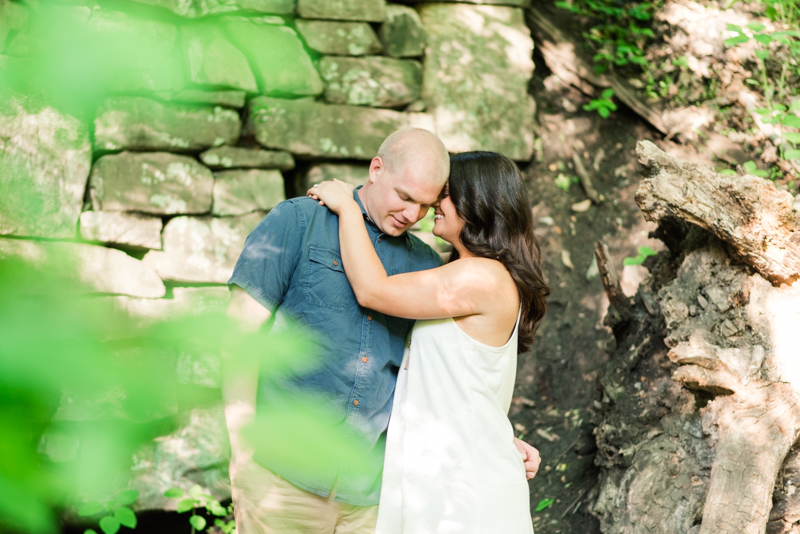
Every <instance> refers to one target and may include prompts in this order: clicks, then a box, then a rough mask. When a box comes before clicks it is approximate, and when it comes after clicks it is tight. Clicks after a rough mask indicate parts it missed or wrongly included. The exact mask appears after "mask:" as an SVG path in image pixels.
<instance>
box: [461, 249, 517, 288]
mask: <svg viewBox="0 0 800 534" xmlns="http://www.w3.org/2000/svg"><path fill="white" fill-rule="evenodd" d="M452 265H453V266H454V267H456V266H457V270H454V273H457V274H458V275H459V277H460V278H462V282H463V283H467V284H469V285H471V286H473V287H475V288H477V289H480V290H483V291H489V292H492V291H503V290H509V289H513V291H514V292H516V285H515V284H514V279H513V278H512V277H511V275H510V274H509V272H508V270H507V269H506V268H505V265H503V263H502V262H501V261H499V260H495V259H492V258H475V257H472V258H461V259H459V260H458V261H455V262H453V264H452Z"/></svg>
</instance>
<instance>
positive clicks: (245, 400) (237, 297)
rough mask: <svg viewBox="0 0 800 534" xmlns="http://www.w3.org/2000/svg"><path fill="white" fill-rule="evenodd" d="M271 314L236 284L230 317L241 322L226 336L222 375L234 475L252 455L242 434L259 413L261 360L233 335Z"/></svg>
mask: <svg viewBox="0 0 800 534" xmlns="http://www.w3.org/2000/svg"><path fill="white" fill-rule="evenodd" d="M271 315H272V314H271V313H270V312H269V310H267V309H266V308H264V306H262V305H261V304H259V303H258V302H257V301H256V300H255V299H254V298H253V297H251V296H250V295H248V294H247V292H245V291H244V290H243V289H242V288H240V287H239V286H236V285H234V286H233V291H232V293H231V301H230V304H229V305H228V317H230V318H231V319H233V320H234V323H235V324H236V325H237V326H238V327H237V328H234V329H232V330H231V331H229V333H228V334H227V336H226V338H225V339H224V340H223V344H222V354H221V356H222V358H221V369H220V370H221V375H222V401H223V403H224V405H225V423H226V424H227V426H228V434H229V436H230V439H231V473H230V475H231V478H233V477H234V476H235V475H236V471H238V469H239V468H240V467H241V466H242V465H244V464H245V463H247V462H248V461H249V460H250V458H251V457H252V456H253V451H252V447H250V446H249V445H247V444H246V443H245V442H244V441H243V439H242V437H241V429H242V428H244V427H245V426H247V424H249V423H250V422H251V421H253V418H254V417H255V413H256V392H257V389H258V375H259V363H258V359H257V357H256V356H255V355H254V354H252V352H251V351H244V353H243V354H242V353H236V351H235V350H232V349H231V347H233V346H235V345H236V342H235V340H234V339H231V337H230V336H241V335H247V334H250V333H253V332H255V331H256V330H258V329H259V328H261V327H262V326H263V325H264V323H266V322H267V321H268V320H269V318H270V316H271Z"/></svg>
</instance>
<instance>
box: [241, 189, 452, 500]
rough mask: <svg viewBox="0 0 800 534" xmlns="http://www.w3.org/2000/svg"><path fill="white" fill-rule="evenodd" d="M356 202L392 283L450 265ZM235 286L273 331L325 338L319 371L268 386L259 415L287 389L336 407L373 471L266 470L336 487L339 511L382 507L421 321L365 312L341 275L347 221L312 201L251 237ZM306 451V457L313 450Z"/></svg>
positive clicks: (278, 214)
mask: <svg viewBox="0 0 800 534" xmlns="http://www.w3.org/2000/svg"><path fill="white" fill-rule="evenodd" d="M353 196H354V198H355V199H356V201H357V202H358V204H359V206H361V211H362V212H363V214H364V221H365V224H366V227H367V230H368V232H369V236H370V239H371V241H372V244H373V246H374V247H375V250H376V252H377V253H378V257H379V258H380V259H381V262H382V263H383V266H384V268H386V272H387V273H388V274H390V275H391V274H399V273H405V272H410V271H419V270H424V269H431V268H434V267H438V266H440V265H441V264H442V260H441V258H440V257H439V255H438V254H437V253H436V252H434V251H433V250H432V249H431V248H430V247H429V246H427V245H426V244H424V243H423V242H422V241H421V240H420V239H419V238H417V237H415V236H413V235H411V234H408V233H405V234H403V235H401V236H399V237H392V236H389V235H386V234H384V233H382V232H381V231H380V230H379V229H378V227H377V226H376V225H375V224H374V223H373V222H372V221H371V220H370V219H369V217H368V216H367V213H366V211H365V210H364V206H363V205H362V204H361V201H360V199H359V197H358V194H357V192H354V193H353ZM228 284H235V285H237V286H239V287H241V288H242V289H244V290H245V291H246V292H247V293H248V294H249V295H250V296H252V297H253V298H254V299H255V300H257V301H258V302H259V303H261V304H262V305H263V306H264V307H266V308H267V309H268V310H270V311H271V312H273V314H274V318H275V319H274V321H275V322H274V324H273V331H274V330H275V329H280V328H285V326H286V325H287V324H289V323H290V322H291V321H299V322H300V323H301V324H304V325H307V326H308V327H310V328H312V329H313V330H314V331H315V332H316V333H317V335H318V337H319V338H320V347H321V348H320V351H321V354H322V355H323V356H322V358H321V366H319V367H317V368H315V369H314V370H313V371H311V372H308V373H306V374H303V375H301V376H299V377H296V378H293V379H292V380H291V381H290V382H282V383H281V384H280V385H278V384H277V383H276V382H275V381H273V380H265V379H264V378H262V379H261V380H260V381H259V390H258V405H259V406H264V405H265V403H266V404H268V403H270V402H271V399H274V402H275V403H279V402H281V401H280V400H279V399H280V393H283V391H278V390H283V389H286V390H292V391H293V392H296V391H300V392H301V394H302V395H303V396H304V397H305V398H306V399H307V398H314V397H316V396H319V397H321V398H326V399H327V400H326V401H325V402H327V403H331V404H332V405H333V406H332V408H333V411H334V412H333V413H334V417H335V418H336V421H332V423H333V424H335V425H342V428H343V429H344V430H345V431H346V432H347V433H350V434H354V435H356V436H358V437H359V438H361V441H362V442H363V443H364V446H365V447H366V449H365V450H364V452H365V454H364V455H363V457H364V460H363V461H364V462H365V463H366V465H360V466H359V468H358V469H357V471H358V473H355V472H351V470H349V469H348V468H346V467H345V466H342V465H331V466H330V469H323V470H322V471H320V472H317V473H315V474H314V475H313V476H308V475H307V474H306V475H302V474H299V473H296V472H294V470H292V467H291V465H289V464H281V463H280V460H277V459H275V458H270V457H266V456H263V455H261V456H258V455H257V456H256V459H257V460H258V462H259V463H261V464H262V465H264V466H265V467H267V468H269V469H271V470H272V471H274V472H276V473H278V474H279V475H281V476H283V477H284V478H285V479H287V480H288V481H289V482H291V483H293V484H294V485H296V486H298V487H300V488H302V489H304V490H306V491H310V492H312V493H315V494H317V495H321V496H323V497H327V496H328V495H329V494H330V491H331V489H332V487H333V485H334V482H336V495H335V500H336V501H340V502H345V503H348V504H354V505H358V506H368V505H373V504H378V501H379V498H380V484H381V476H382V469H383V451H384V444H385V432H386V428H387V426H388V424H389V414H390V413H391V409H392V399H393V395H394V388H395V383H396V381H397V370H398V368H399V366H400V362H401V359H402V356H403V345H404V342H405V339H406V336H407V334H408V333H409V332H410V330H411V327H412V326H413V321H412V320H408V319H400V318H397V317H391V316H387V315H384V314H382V313H378V312H376V311H373V310H369V309H366V308H363V307H361V306H360V305H359V304H358V302H357V301H356V298H355V295H354V294H353V290H352V289H351V287H350V284H349V283H348V281H347V277H346V275H345V273H344V270H343V269H342V260H341V255H340V252H339V218H338V217H337V216H336V215H335V214H333V213H332V212H330V211H329V210H328V209H327V208H326V207H324V206H320V205H319V204H318V203H317V202H316V201H314V200H313V199H311V198H308V197H298V198H293V199H291V200H287V201H285V202H282V203H280V204H279V205H278V206H276V207H275V208H274V209H273V210H272V211H271V212H270V213H269V214H268V215H267V216H266V217H265V218H264V220H263V221H261V223H260V224H259V225H258V227H257V228H256V229H255V230H253V232H252V233H251V234H250V235H249V236H248V238H247V241H246V242H245V246H244V250H243V251H242V254H241V256H240V257H239V261H238V262H237V263H236V268H235V269H234V271H233V276H232V277H231V279H230V280H229V281H228ZM287 438H288V439H289V440H291V439H292V438H291V437H287V436H282V441H286V439H287ZM298 439H300V438H299V437H298ZM326 445H327V444H324V443H321V444H319V446H320V447H325V446H326ZM298 446H302V448H303V449H304V450H307V449H308V447H309V444H308V443H302V444H298ZM311 446H312V447H313V446H314V445H313V444H312V445H311Z"/></svg>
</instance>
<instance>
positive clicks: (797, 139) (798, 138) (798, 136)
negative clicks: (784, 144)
mask: <svg viewBox="0 0 800 534" xmlns="http://www.w3.org/2000/svg"><path fill="white" fill-rule="evenodd" d="M783 137H784V138H785V139H786V140H787V141H789V142H790V143H794V144H795V145H797V144H800V133H794V132H789V133H785V134H783Z"/></svg>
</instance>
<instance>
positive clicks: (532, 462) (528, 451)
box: [514, 438, 542, 480]
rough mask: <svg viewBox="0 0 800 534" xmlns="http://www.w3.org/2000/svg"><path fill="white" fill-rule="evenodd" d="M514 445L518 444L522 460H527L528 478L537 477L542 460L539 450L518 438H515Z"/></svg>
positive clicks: (526, 470) (526, 471) (526, 472)
mask: <svg viewBox="0 0 800 534" xmlns="http://www.w3.org/2000/svg"><path fill="white" fill-rule="evenodd" d="M514 445H516V446H517V450H518V451H519V455H520V456H522V460H523V461H524V462H525V475H526V476H527V477H528V480H530V479H532V478H533V477H535V476H536V473H537V471H539V463H540V462H541V461H542V459H541V458H540V457H539V451H538V450H537V449H536V447H533V446H531V445H529V444H528V443H526V442H524V441H522V440H521V439H518V438H514Z"/></svg>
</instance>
